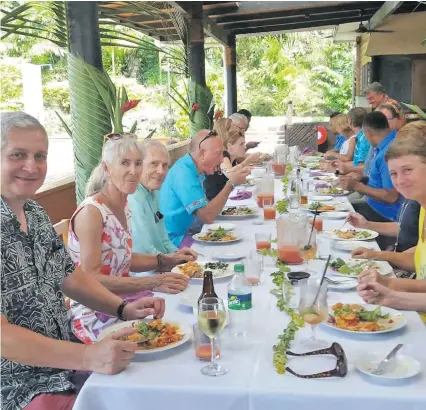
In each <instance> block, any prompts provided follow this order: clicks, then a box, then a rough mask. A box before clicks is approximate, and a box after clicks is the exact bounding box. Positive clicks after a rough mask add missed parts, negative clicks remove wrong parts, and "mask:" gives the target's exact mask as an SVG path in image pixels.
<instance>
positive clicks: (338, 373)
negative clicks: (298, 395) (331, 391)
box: [286, 343, 348, 379]
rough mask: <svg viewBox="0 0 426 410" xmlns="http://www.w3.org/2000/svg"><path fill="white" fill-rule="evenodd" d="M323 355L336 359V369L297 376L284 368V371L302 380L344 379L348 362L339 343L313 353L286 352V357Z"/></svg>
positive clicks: (297, 374)
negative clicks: (329, 355)
mask: <svg viewBox="0 0 426 410" xmlns="http://www.w3.org/2000/svg"><path fill="white" fill-rule="evenodd" d="M323 354H331V355H333V356H336V357H337V362H336V367H335V368H334V369H332V370H328V371H326V372H321V373H316V374H299V373H296V372H295V371H294V370H292V369H290V368H289V367H286V370H287V371H288V372H289V373H291V374H292V375H293V376H296V377H301V378H302V379H320V378H322V377H333V376H334V377H345V376H346V374H347V373H348V361H347V359H346V355H345V352H344V350H343V347H342V346H341V345H340V344H339V343H333V344H332V345H331V346H330V347H328V348H326V349H320V350H314V351H313V352H306V353H293V352H290V351H288V352H287V355H289V356H317V355H323Z"/></svg>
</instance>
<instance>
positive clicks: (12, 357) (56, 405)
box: [0, 112, 164, 410]
mask: <svg viewBox="0 0 426 410" xmlns="http://www.w3.org/2000/svg"><path fill="white" fill-rule="evenodd" d="M47 148H48V139H47V135H46V131H45V130H44V128H43V127H42V125H41V124H40V123H39V122H38V121H37V120H36V119H35V118H33V117H31V116H29V115H27V114H25V113H22V112H15V113H2V114H1V202H0V211H1V355H2V359H1V373H2V374H1V396H2V397H1V398H2V409H4V410H21V409H24V408H25V409H27V410H41V409H43V410H68V409H71V408H72V405H73V403H74V400H75V398H76V388H75V384H74V383H73V374H74V372H73V371H74V370H77V371H96V372H100V373H106V374H114V373H118V372H119V371H121V370H122V369H124V368H125V367H126V366H127V365H128V363H129V360H130V359H131V358H132V357H133V355H134V353H135V350H136V344H133V343H129V342H124V341H120V340H118V338H120V337H121V336H123V335H126V334H129V333H133V332H134V330H130V329H126V330H123V331H120V332H116V333H115V334H114V335H112V336H111V337H109V338H106V339H104V340H103V341H102V342H99V343H96V344H93V345H83V344H79V343H72V342H69V330H70V329H69V326H68V324H67V312H66V308H65V303H64V293H65V294H67V295H68V296H69V297H71V298H73V299H74V300H78V301H79V302H81V303H83V304H84V305H86V306H89V307H91V308H92V309H95V310H98V311H102V312H105V313H107V314H110V315H118V316H119V317H122V318H123V319H135V318H142V317H146V316H149V315H151V314H153V315H154V317H162V316H163V314H164V300H163V299H160V298H143V299H140V300H139V301H136V302H133V303H129V304H126V303H125V302H123V301H122V299H121V298H120V297H118V296H116V295H114V294H112V293H110V292H109V291H108V290H107V289H106V288H104V287H103V286H102V285H101V284H100V283H99V281H98V280H96V279H95V278H94V276H93V275H91V274H90V273H83V272H82V271H81V269H76V270H74V264H73V262H72V260H71V258H70V256H69V255H68V252H67V250H66V249H65V248H64V246H63V244H62V242H61V241H60V239H59V237H58V235H57V234H56V233H55V231H54V229H53V227H52V224H51V222H50V220H49V217H48V216H47V214H46V212H45V211H44V210H43V208H42V207H41V206H40V205H39V204H38V203H37V202H35V201H32V200H29V199H28V198H31V197H32V196H34V194H35V192H36V191H37V190H38V189H39V188H40V187H41V185H42V184H43V181H44V178H45V176H46V171H47V161H46V160H47ZM63 292H64V293H63Z"/></svg>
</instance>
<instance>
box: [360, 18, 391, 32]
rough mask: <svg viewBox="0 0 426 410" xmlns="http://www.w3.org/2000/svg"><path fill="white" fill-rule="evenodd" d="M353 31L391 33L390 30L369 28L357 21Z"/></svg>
mask: <svg viewBox="0 0 426 410" xmlns="http://www.w3.org/2000/svg"><path fill="white" fill-rule="evenodd" d="M354 33H358V34H364V33H393V31H392V30H370V29H368V28H367V27H366V26H364V24H362V21H361V23H359V27H358V28H357V29H356V30H355V31H354Z"/></svg>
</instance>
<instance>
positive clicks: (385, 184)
mask: <svg viewBox="0 0 426 410" xmlns="http://www.w3.org/2000/svg"><path fill="white" fill-rule="evenodd" d="M395 137H396V131H395V130H393V131H391V132H390V133H389V134H388V135H387V136H386V137H385V138H384V139H383V140H382V141H381V142H380V144H379V145H377V147H375V148H374V159H373V161H372V164H371V169H370V175H369V180H368V186H370V187H372V188H377V189H381V188H387V189H389V188H394V186H393V184H392V180H391V177H390V174H389V168H388V164H387V163H386V161H385V154H386V151H387V150H388V148H389V146H390V144H391V143H392V142H393V140H394V139H395ZM403 201H404V197H402V196H401V195H400V198H399V200H398V202H397V203H395V204H385V203H383V202H381V201H377V200H375V199H373V198H370V197H367V203H368V205H370V206H371V207H372V208H373V209H374V210H375V211H377V212H379V213H380V214H382V215H383V216H384V217H385V218H388V219H391V220H393V221H395V220H396V217H397V215H398V211H399V208H400V206H401V203H402V202H403Z"/></svg>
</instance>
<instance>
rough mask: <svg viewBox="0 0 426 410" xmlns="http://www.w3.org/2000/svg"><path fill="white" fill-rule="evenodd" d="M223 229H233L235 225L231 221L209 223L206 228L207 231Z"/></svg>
mask: <svg viewBox="0 0 426 410" xmlns="http://www.w3.org/2000/svg"><path fill="white" fill-rule="evenodd" d="M220 228H222V229H225V231H233V230H234V229H235V225H234V224H231V223H227V222H224V223H219V224H211V225H210V226H209V227H208V228H207V229H208V230H209V231H216V230H217V229H220Z"/></svg>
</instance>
